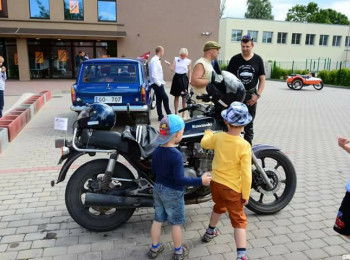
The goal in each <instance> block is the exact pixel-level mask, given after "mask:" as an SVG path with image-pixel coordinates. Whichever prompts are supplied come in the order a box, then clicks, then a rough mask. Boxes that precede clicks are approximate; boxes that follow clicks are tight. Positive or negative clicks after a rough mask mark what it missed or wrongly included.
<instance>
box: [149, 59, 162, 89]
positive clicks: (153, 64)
mask: <svg viewBox="0 0 350 260" xmlns="http://www.w3.org/2000/svg"><path fill="white" fill-rule="evenodd" d="M148 69H149V75H150V81H151V84H156V85H157V86H159V87H160V86H161V85H162V84H165V81H164V79H163V68H162V64H161V63H160V58H159V57H158V56H157V55H154V56H153V58H152V59H151V60H150V62H149V63H148Z"/></svg>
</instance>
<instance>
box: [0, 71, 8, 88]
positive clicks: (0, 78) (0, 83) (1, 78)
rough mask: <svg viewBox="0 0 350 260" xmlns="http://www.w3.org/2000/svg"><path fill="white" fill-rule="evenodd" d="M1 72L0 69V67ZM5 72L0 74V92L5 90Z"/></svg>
mask: <svg viewBox="0 0 350 260" xmlns="http://www.w3.org/2000/svg"><path fill="white" fill-rule="evenodd" d="M0 70H1V67H0ZM6 79H7V76H6V72H0V90H5V81H6Z"/></svg>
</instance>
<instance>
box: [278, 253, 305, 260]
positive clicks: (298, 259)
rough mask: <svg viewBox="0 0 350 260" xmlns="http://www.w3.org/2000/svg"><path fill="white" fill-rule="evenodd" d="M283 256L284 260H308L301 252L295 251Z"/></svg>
mask: <svg viewBox="0 0 350 260" xmlns="http://www.w3.org/2000/svg"><path fill="white" fill-rule="evenodd" d="M283 257H284V258H285V259H286V260H308V259H309V258H308V257H307V256H306V255H305V254H304V253H302V252H295V253H290V254H285V255H283Z"/></svg>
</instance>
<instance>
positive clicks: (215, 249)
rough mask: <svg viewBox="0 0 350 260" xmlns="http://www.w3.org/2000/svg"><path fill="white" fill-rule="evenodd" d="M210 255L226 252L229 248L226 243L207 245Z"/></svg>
mask: <svg viewBox="0 0 350 260" xmlns="http://www.w3.org/2000/svg"><path fill="white" fill-rule="evenodd" d="M207 248H208V250H209V253H210V255H216V254H220V253H227V252H230V251H231V248H230V247H229V246H228V245H226V244H216V245H209V246H207Z"/></svg>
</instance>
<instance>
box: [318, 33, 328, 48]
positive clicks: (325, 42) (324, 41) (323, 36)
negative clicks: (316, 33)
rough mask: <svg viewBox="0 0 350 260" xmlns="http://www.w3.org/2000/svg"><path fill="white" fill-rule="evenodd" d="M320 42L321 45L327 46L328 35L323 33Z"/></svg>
mask: <svg viewBox="0 0 350 260" xmlns="http://www.w3.org/2000/svg"><path fill="white" fill-rule="evenodd" d="M319 44H320V46H327V45H328V35H324V34H321V35H320V43H319Z"/></svg>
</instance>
